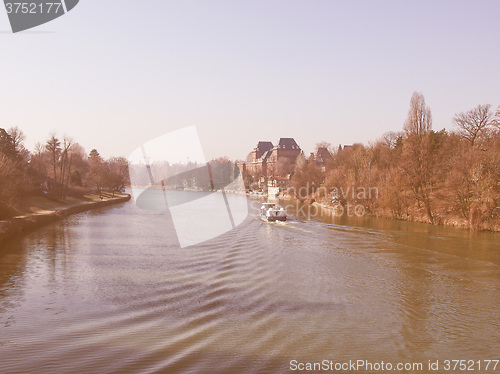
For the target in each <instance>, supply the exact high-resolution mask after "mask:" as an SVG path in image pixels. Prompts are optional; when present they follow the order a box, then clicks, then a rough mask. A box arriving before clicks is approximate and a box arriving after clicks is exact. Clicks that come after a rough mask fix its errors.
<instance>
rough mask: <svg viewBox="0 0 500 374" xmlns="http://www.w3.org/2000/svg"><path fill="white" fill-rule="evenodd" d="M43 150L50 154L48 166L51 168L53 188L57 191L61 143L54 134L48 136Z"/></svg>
mask: <svg viewBox="0 0 500 374" xmlns="http://www.w3.org/2000/svg"><path fill="white" fill-rule="evenodd" d="M45 150H46V151H47V152H48V153H49V154H50V165H51V166H52V171H53V177H54V188H56V189H57V186H58V185H57V166H58V164H59V159H60V157H61V141H60V140H59V139H58V138H57V137H56V134H55V133H51V134H50V138H49V140H47V142H46V143H45Z"/></svg>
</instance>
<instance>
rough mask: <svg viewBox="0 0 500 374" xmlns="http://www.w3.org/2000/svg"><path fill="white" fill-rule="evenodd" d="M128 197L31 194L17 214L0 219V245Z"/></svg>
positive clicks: (124, 195) (105, 194)
mask: <svg viewBox="0 0 500 374" xmlns="http://www.w3.org/2000/svg"><path fill="white" fill-rule="evenodd" d="M128 200H130V195H128V194H117V193H115V194H114V195H113V194H111V193H103V194H102V199H101V198H100V197H99V195H97V194H89V195H85V196H83V197H81V198H76V197H67V198H64V199H54V198H47V197H45V196H32V197H30V198H29V199H28V200H27V201H26V203H25V204H24V207H23V208H22V209H21V210H20V211H19V212H18V213H19V214H18V215H16V216H14V217H12V218H9V219H6V220H2V221H0V245H2V244H3V243H5V242H6V241H7V240H9V239H11V238H13V237H15V236H19V235H24V234H26V233H28V232H31V231H33V230H36V229H37V228H39V227H41V226H43V225H45V224H47V223H50V222H54V221H57V220H59V219H62V218H64V217H67V216H70V215H72V214H76V213H80V212H84V211H87V210H90V209H94V208H100V207H103V206H107V205H111V204H116V203H119V202H125V201H128Z"/></svg>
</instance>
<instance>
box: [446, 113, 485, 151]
mask: <svg viewBox="0 0 500 374" xmlns="http://www.w3.org/2000/svg"><path fill="white" fill-rule="evenodd" d="M490 108H491V105H490V104H486V105H478V106H477V107H475V108H474V109H471V110H469V111H467V112H462V113H459V114H455V117H454V118H453V121H454V122H455V124H456V125H457V126H458V127H459V128H460V130H459V133H460V135H461V136H462V137H463V138H464V139H467V140H468V141H470V143H471V145H472V146H474V143H475V141H476V139H477V138H478V137H479V136H480V135H481V134H482V133H483V132H484V131H485V130H486V129H487V128H488V127H489V126H490V125H492V118H493V113H492V112H491V110H490Z"/></svg>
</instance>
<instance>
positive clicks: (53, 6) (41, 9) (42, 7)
mask: <svg viewBox="0 0 500 374" xmlns="http://www.w3.org/2000/svg"><path fill="white" fill-rule="evenodd" d="M61 6H62V4H61V3H60V2H59V3H39V4H37V3H5V7H6V8H7V13H9V14H11V13H14V14H18V13H22V14H40V13H46V14H48V13H56V14H57V13H59V11H60V10H61Z"/></svg>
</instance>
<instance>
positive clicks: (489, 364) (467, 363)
mask: <svg viewBox="0 0 500 374" xmlns="http://www.w3.org/2000/svg"><path fill="white" fill-rule="evenodd" d="M498 363H499V360H476V361H475V360H444V362H443V364H444V366H443V369H444V370H447V371H448V370H452V371H457V370H458V371H473V370H496V369H497V366H498Z"/></svg>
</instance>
